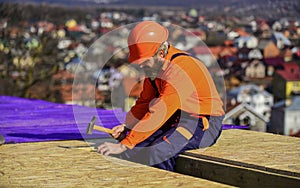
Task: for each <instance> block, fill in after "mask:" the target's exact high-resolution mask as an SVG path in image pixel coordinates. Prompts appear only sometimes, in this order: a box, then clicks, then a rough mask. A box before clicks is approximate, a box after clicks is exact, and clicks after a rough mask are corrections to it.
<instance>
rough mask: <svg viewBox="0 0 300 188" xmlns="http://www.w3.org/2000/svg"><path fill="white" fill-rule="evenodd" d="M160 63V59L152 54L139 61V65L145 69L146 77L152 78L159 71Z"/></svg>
mask: <svg viewBox="0 0 300 188" xmlns="http://www.w3.org/2000/svg"><path fill="white" fill-rule="evenodd" d="M162 65H163V63H162V61H161V60H160V59H159V58H158V57H156V56H154V57H151V58H149V59H147V60H146V61H144V62H143V63H141V64H140V67H141V68H142V69H143V70H144V71H145V74H146V76H147V77H149V78H150V79H151V80H154V79H155V78H156V77H157V75H158V74H159V72H160V71H161V68H162Z"/></svg>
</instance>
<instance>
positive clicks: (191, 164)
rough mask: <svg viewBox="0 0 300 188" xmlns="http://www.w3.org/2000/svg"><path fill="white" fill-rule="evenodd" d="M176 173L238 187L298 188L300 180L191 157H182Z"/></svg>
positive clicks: (177, 164)
mask: <svg viewBox="0 0 300 188" xmlns="http://www.w3.org/2000/svg"><path fill="white" fill-rule="evenodd" d="M176 171H177V172H180V173H182V174H186V175H191V176H194V177H199V178H204V179H208V180H211V181H216V182H220V183H224V184H228V185H232V186H238V187H251V188H252V187H283V188H285V187H289V188H293V187H295V188H298V187H299V185H300V178H298V177H292V176H286V175H280V174H276V173H271V172H266V171H262V170H257V169H254V168H247V167H243V166H236V165H230V164H226V163H222V162H215V161H212V160H206V159H201V158H196V157H191V156H185V155H180V157H179V158H178V160H177V163H176Z"/></svg>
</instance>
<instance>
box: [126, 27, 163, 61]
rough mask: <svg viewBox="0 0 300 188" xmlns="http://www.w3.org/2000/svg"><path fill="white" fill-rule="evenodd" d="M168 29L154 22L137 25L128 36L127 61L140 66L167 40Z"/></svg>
mask: <svg viewBox="0 0 300 188" xmlns="http://www.w3.org/2000/svg"><path fill="white" fill-rule="evenodd" d="M168 36H169V32H168V29H167V28H166V27H164V26H162V25H160V24H158V23H157V22H154V21H143V22H140V23H138V24H137V25H136V26H135V27H134V28H133V29H132V31H131V32H130V34H129V36H128V47H129V56H128V61H129V62H131V63H133V64H140V63H142V62H143V61H144V60H145V59H148V58H150V57H152V56H154V55H155V53H156V52H157V50H158V48H159V47H160V45H161V44H162V43H163V42H165V41H166V40H167V39H168Z"/></svg>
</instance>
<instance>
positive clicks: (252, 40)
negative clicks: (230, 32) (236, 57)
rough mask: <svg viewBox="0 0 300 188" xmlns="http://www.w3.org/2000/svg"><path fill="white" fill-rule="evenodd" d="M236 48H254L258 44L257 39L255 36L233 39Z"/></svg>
mask: <svg viewBox="0 0 300 188" xmlns="http://www.w3.org/2000/svg"><path fill="white" fill-rule="evenodd" d="M234 43H235V46H236V47H237V48H243V47H247V48H255V47H257V45H258V39H257V38H256V37H255V36H242V37H239V38H237V39H235V41H234Z"/></svg>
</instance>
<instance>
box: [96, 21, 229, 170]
mask: <svg viewBox="0 0 300 188" xmlns="http://www.w3.org/2000/svg"><path fill="white" fill-rule="evenodd" d="M167 39H168V30H167V29H166V28H165V27H164V26H162V25H160V24H158V23H156V22H153V21H143V22H140V23H139V24H137V25H136V26H135V27H134V28H133V29H132V31H131V32H130V34H129V37H128V47H129V57H128V61H129V62H131V63H132V64H138V65H139V66H140V67H141V68H143V69H144V71H145V73H146V75H147V78H146V79H145V81H144V86H143V91H142V93H141V95H140V97H139V98H138V99H137V101H136V104H135V105H134V106H133V107H132V108H131V110H130V111H129V112H128V114H127V116H126V120H125V123H124V124H123V125H119V126H116V127H114V128H113V131H114V133H113V134H112V135H113V137H114V138H119V137H120V135H122V133H124V132H127V130H129V132H128V134H126V137H125V138H124V139H123V140H121V142H120V143H108V142H106V143H104V144H102V145H100V146H99V147H98V152H99V153H101V154H104V155H117V156H118V157H120V158H123V159H127V160H131V161H135V162H139V163H143V164H147V165H151V166H154V167H158V168H161V169H166V170H170V171H174V168H175V159H176V158H177V156H178V155H179V154H180V153H182V152H184V151H186V150H190V149H197V148H203V147H208V146H211V145H213V144H214V143H215V142H216V140H217V139H218V137H219V136H220V134H221V131H222V120H223V117H224V110H223V108H222V105H223V104H222V101H221V99H220V97H219V95H218V92H217V89H216V87H215V85H214V82H213V80H212V78H211V76H210V73H209V71H208V70H207V68H206V67H205V65H204V64H203V63H202V62H200V61H199V60H198V59H195V58H194V57H192V56H190V55H189V54H187V53H185V52H183V51H181V50H179V49H176V48H175V47H173V46H172V45H171V44H169V43H168V42H167Z"/></svg>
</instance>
